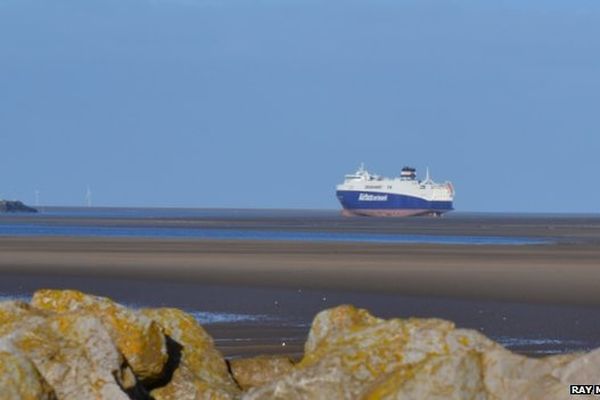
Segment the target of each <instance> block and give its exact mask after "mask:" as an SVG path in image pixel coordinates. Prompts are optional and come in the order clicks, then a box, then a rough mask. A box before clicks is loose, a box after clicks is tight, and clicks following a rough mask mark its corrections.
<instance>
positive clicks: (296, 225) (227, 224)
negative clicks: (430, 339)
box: [0, 207, 600, 357]
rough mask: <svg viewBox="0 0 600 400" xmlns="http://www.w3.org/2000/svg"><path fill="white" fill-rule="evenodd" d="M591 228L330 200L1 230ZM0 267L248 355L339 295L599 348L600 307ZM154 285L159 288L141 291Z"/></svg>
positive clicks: (422, 240)
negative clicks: (194, 325) (200, 333)
mask: <svg viewBox="0 0 600 400" xmlns="http://www.w3.org/2000/svg"><path fill="white" fill-rule="evenodd" d="M599 229H600V216H599V215H585V214H576V215H573V214H568V215H565V214H544V215H542V214H499V213H489V214H488V213H460V212H455V213H450V214H447V215H445V216H443V217H442V218H400V219H390V218H360V217H359V218H356V217H355V218H348V217H342V216H341V215H340V213H339V211H338V210H262V209H260V210H257V209H176V208H171V209H165V208H160V209H159V208H87V207H80V208H77V207H41V208H40V212H39V213H37V214H3V215H0V236H2V237H61V236H62V237H82V238H83V237H95V238H117V237H119V238H161V239H178V240H181V239H190V240H197V239H227V240H251V241H261V240H265V241H296V242H351V243H354V242H355V243H411V244H438V245H485V246H515V245H518V246H520V245H533V246H547V245H551V244H556V243H559V244H569V243H587V244H590V243H591V244H594V245H595V244H598V245H600V242H599V241H598V237H599V235H598V234H597V232H598V231H599ZM0 257H1V254H0ZM0 278H2V279H0V300H7V299H23V300H27V299H28V298H29V296H30V295H31V293H32V292H33V291H34V290H35V289H36V288H38V287H43V286H48V287H57V288H60V287H64V288H78V289H80V290H84V291H88V292H92V293H97V292H101V293H108V294H109V295H110V296H111V297H112V298H115V299H116V300H118V301H119V302H121V303H123V304H126V305H128V306H131V307H134V308H135V307H148V306H153V307H154V306H156V307H158V306H173V307H179V308H182V309H185V310H187V311H188V312H190V313H191V314H192V315H194V316H195V317H196V319H197V320H198V322H199V323H201V324H202V325H203V326H204V327H205V328H206V329H207V330H208V331H209V332H210V333H211V334H213V336H214V337H215V341H216V343H217V345H218V346H219V348H220V349H221V350H222V351H223V352H224V354H225V355H226V356H228V357H243V356H248V355H254V353H252V352H256V351H257V349H258V350H263V351H265V352H285V353H286V354H291V355H296V356H300V354H301V352H302V345H303V343H304V340H305V339H306V334H307V332H308V329H309V328H310V323H311V320H312V318H313V316H314V315H315V313H316V312H318V311H319V310H322V309H324V308H327V307H331V306H334V305H338V304H346V303H351V304H355V305H357V306H359V307H365V308H367V309H369V310H373V311H374V312H375V313H376V314H377V315H379V316H381V317H385V318H390V317H408V316H419V317H442V318H447V319H451V320H453V321H455V322H456V323H457V325H458V326H461V327H466V328H472V329H477V330H479V331H481V332H482V333H484V334H486V335H488V336H490V337H491V338H492V339H494V340H496V341H498V342H499V343H501V344H503V345H505V346H506V347H508V348H509V349H512V350H514V351H517V352H520V353H523V354H527V355H533V356H543V355H547V354H556V353H563V352H568V351H584V350H589V349H592V348H596V347H600V334H598V332H600V310H599V309H598V308H595V307H580V306H571V305H560V304H554V305H550V304H522V303H511V302H494V301H473V300H464V299H454V298H440V297H435V296H430V297H416V296H413V297H411V296H402V295H397V294H389V293H388V294H385V293H366V292H350V291H343V290H338V291H335V292H331V291H323V290H317V289H307V288H296V289H282V288H273V287H232V286H219V285H199V284H197V283H194V284H192V283H181V282H180V283H173V282H164V283H161V284H160V287H157V284H156V282H149V281H143V280H135V281H134V280H123V279H110V278H98V279H93V280H92V279H89V278H83V277H76V276H69V277H56V276H51V275H48V276H35V277H32V276H28V275H20V274H18V273H14V272H11V274H6V273H3V274H1V275H0ZM157 292H160V296H154V295H149V293H157ZM257 305H258V307H257ZM390 310H393V311H390ZM249 344H251V346H248V345H249ZM248 348H252V352H251V353H248V352H247V350H246V349H248Z"/></svg>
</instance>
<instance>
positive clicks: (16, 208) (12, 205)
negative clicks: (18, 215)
mask: <svg viewBox="0 0 600 400" xmlns="http://www.w3.org/2000/svg"><path fill="white" fill-rule="evenodd" d="M2 212H30V213H36V212H38V211H37V210H36V209H35V208H33V207H29V206H26V205H25V204H23V202H21V201H16V200H14V201H12V200H0V213H2Z"/></svg>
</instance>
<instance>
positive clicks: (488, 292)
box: [0, 238, 600, 306]
mask: <svg viewBox="0 0 600 400" xmlns="http://www.w3.org/2000/svg"><path fill="white" fill-rule="evenodd" d="M0 254H1V258H0V273H2V274H6V273H19V274H25V275H30V274H31V275H36V274H44V275H54V276H83V277H118V278H128V279H136V278H140V279H145V280H155V281H159V282H162V281H170V282H187V283H190V282H195V283H202V284H223V285H237V286H272V287H281V288H290V289H294V288H297V287H302V288H312V289H322V290H350V291H376V292H382V293H397V294H403V295H419V296H442V297H454V298H461V299H477V300H504V301H516V302H527V303H536V302H537V303H546V304H572V305H588V306H600V290H598V285H599V284H600V246H596V245H593V244H551V245H520V246H487V245H415V244H411V245H406V244H360V243H307V242H267V241H210V240H167V239H121V238H116V239H115V238H110V239H99V238H0Z"/></svg>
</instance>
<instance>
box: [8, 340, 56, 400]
mask: <svg viewBox="0 0 600 400" xmlns="http://www.w3.org/2000/svg"><path fill="white" fill-rule="evenodd" d="M0 343H1V342H0ZM2 347H3V346H2V344H0V348H2ZM0 398H1V399H2V400H55V399H56V396H55V395H54V393H53V392H52V390H51V389H50V387H49V386H48V384H47V383H46V382H45V381H44V379H43V378H42V377H41V376H40V374H39V373H38V371H37V369H36V368H35V366H34V365H33V364H32V363H31V362H30V361H29V360H28V359H26V358H25V357H23V356H21V355H19V354H16V353H12V352H9V351H6V350H0Z"/></svg>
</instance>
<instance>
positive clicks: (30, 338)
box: [10, 313, 136, 400]
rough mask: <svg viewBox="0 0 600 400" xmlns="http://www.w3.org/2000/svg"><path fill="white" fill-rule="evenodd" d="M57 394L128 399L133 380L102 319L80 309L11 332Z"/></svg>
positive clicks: (61, 396) (101, 399) (100, 399)
mask: <svg viewBox="0 0 600 400" xmlns="http://www.w3.org/2000/svg"><path fill="white" fill-rule="evenodd" d="M10 341H11V343H12V345H13V346H14V348H15V349H17V350H18V351H19V352H20V353H21V354H23V355H24V356H25V357H26V358H27V359H28V360H30V361H31V362H32V363H33V364H34V365H35V368H36V369H37V371H39V373H40V375H42V377H43V378H44V380H45V381H46V382H47V383H48V384H49V386H50V387H52V389H53V391H54V393H55V394H56V397H57V398H58V399H82V400H85V399H97V400H128V399H129V396H128V395H127V394H126V393H125V392H124V390H123V389H125V390H127V389H129V390H133V389H134V387H135V385H136V381H135V377H134V376H133V374H132V373H131V371H130V370H129V369H128V367H126V366H125V365H124V359H123V357H122V356H121V353H120V352H119V351H118V349H117V348H116V346H115V345H114V343H113V341H112V339H111V337H110V334H109V333H108V331H107V330H106V328H105V327H104V325H103V323H102V321H101V320H100V319H99V318H97V317H94V316H91V315H88V314H82V313H67V314H58V315H54V316H50V317H48V318H47V319H46V321H45V322H44V323H41V324H35V325H33V326H24V327H21V328H20V329H18V330H17V331H15V333H13V334H12V335H11V338H10Z"/></svg>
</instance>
